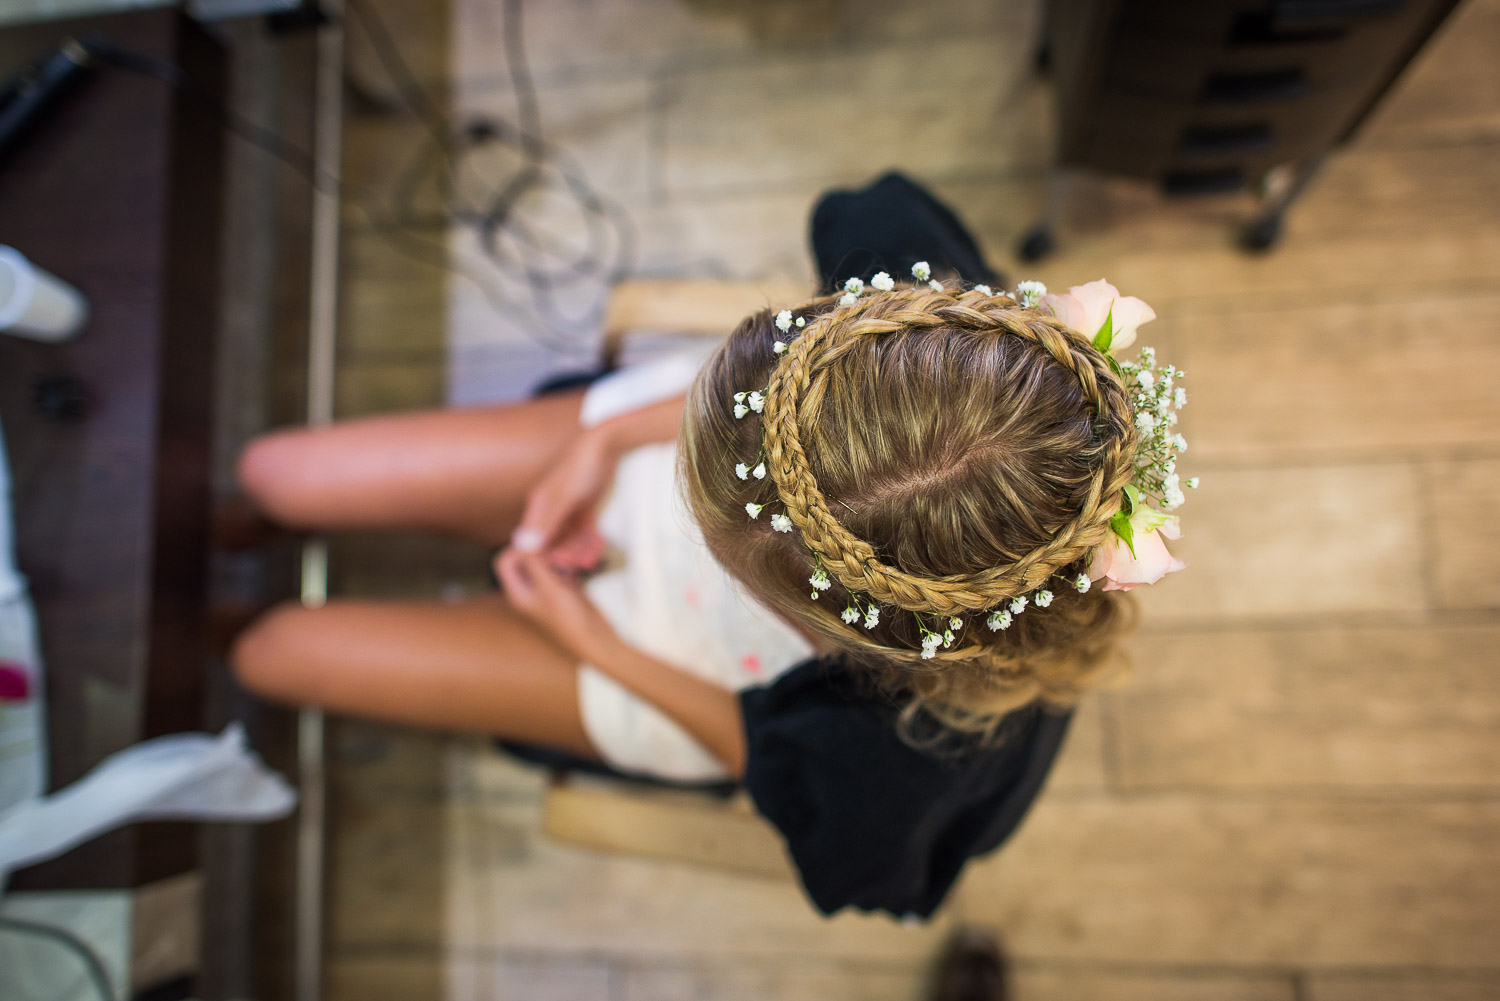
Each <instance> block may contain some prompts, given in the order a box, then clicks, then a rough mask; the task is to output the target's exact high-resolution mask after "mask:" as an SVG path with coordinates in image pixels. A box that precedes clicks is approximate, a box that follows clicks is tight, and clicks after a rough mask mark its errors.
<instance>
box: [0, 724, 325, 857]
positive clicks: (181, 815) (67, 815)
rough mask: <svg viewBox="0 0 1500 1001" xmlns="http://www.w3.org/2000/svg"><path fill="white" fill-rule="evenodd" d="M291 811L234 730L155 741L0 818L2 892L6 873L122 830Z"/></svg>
mask: <svg viewBox="0 0 1500 1001" xmlns="http://www.w3.org/2000/svg"><path fill="white" fill-rule="evenodd" d="M296 804H297V793H296V792H295V791H294V790H293V789H292V787H291V786H290V785H288V784H287V782H286V780H285V779H283V778H282V777H281V776H280V775H278V774H276V773H275V772H273V771H271V770H270V769H268V768H266V767H265V765H263V764H262V763H261V761H260V758H259V756H257V755H256V754H255V753H254V752H253V751H251V750H250V749H249V748H248V747H246V745H245V731H244V729H243V728H242V727H241V726H240V724H238V723H231V724H230V725H229V726H228V727H227V728H226V729H225V730H224V732H223V733H222V734H220V735H219V736H217V737H215V736H213V735H212V734H207V733H174V734H171V735H169V736H166V737H157V738H155V739H154V740H147V741H144V742H142V743H140V744H136V745H135V746H134V747H127V748H126V749H125V750H123V751H119V752H117V753H115V754H112V755H110V756H109V757H108V758H105V759H104V761H102V762H101V763H100V764H99V766H98V767H97V768H95V769H94V770H93V771H91V772H89V773H88V774H87V775H85V776H84V777H83V778H81V779H79V780H78V781H77V782H74V783H73V784H72V785H70V786H68V787H67V788H66V789H60V790H58V791H57V792H55V793H53V794H52V795H50V796H46V797H43V798H41V799H33V800H28V801H26V802H24V803H18V804H16V805H15V806H12V807H11V808H9V809H8V810H5V811H3V812H0V887H3V886H4V884H5V879H6V877H7V876H8V875H9V873H10V871H11V870H13V869H19V868H21V867H22V866H26V865H31V864H33V863H36V862H42V861H45V860H46V859H49V858H52V857H54V856H57V855H61V854H62V853H63V852H65V851H67V850H68V849H70V848H72V847H74V846H75V845H78V844H81V843H83V842H84V841H87V840H88V839H90V838H92V837H94V836H96V835H98V834H102V833H104V832H105V831H108V830H111V829H112V828H115V827H120V826H122V825H124V824H129V823H135V822H136V821H141V820H210V821H227V820H238V821H244V820H249V821H261V820H275V819H277V818H279V817H284V816H286V815H287V814H288V813H290V812H291V811H292V808H293V807H294V806H296Z"/></svg>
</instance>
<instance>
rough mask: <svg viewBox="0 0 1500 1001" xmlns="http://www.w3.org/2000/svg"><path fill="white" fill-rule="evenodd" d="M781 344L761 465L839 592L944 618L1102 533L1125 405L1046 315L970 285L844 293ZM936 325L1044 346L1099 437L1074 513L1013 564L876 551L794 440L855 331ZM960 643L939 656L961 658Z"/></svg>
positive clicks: (1116, 503)
mask: <svg viewBox="0 0 1500 1001" xmlns="http://www.w3.org/2000/svg"><path fill="white" fill-rule="evenodd" d="M823 304H824V303H814V304H808V306H807V307H805V308H804V311H805V312H806V315H807V316H808V319H807V322H806V325H805V327H804V328H803V329H802V330H801V331H800V333H799V335H798V336H797V337H796V338H795V339H793V340H791V341H790V342H789V343H788V344H787V345H786V346H785V349H784V350H782V351H781V353H780V355H779V358H778V360H777V363H776V364H775V366H774V368H773V369H772V371H771V373H770V378H769V383H768V385H767V389H766V393H765V397H764V414H763V416H764V449H765V455H766V459H767V462H766V467H767V472H768V473H769V475H770V477H771V479H772V480H773V482H774V484H775V488H776V492H777V494H778V495H779V498H780V500H781V502H782V504H783V505H784V506H785V511H786V515H787V517H789V518H790V520H791V524H792V525H793V526H794V527H795V529H796V530H797V532H798V533H799V534H800V536H801V538H802V540H803V541H804V542H805V543H806V545H807V547H808V549H809V550H811V553H812V555H813V556H814V558H815V559H816V560H817V561H818V562H819V565H820V566H821V567H823V568H824V569H826V570H827V572H828V573H830V574H831V575H832V576H833V578H834V579H835V580H837V582H838V583H839V584H841V585H842V586H843V587H844V588H846V589H847V590H848V591H849V592H850V593H851V594H862V595H866V596H868V598H869V600H871V601H872V602H875V603H879V604H884V605H893V606H896V607H898V608H901V609H905V610H906V611H909V612H916V613H930V614H933V615H938V616H956V615H963V614H966V613H970V612H977V611H982V610H985V609H992V608H995V607H997V606H999V605H1001V604H1002V603H1004V602H1007V601H1010V600H1013V599H1016V598H1017V597H1018V596H1020V595H1024V594H1026V593H1027V592H1030V591H1033V590H1035V589H1036V588H1038V587H1040V586H1041V585H1043V584H1045V583H1046V581H1047V580H1048V579H1049V578H1050V577H1051V576H1053V575H1054V574H1056V573H1058V572H1059V571H1060V570H1061V569H1062V568H1064V567H1067V566H1069V565H1070V564H1075V563H1077V562H1078V561H1080V560H1083V559H1084V558H1085V557H1087V555H1088V554H1089V552H1090V551H1091V550H1092V549H1094V548H1095V547H1097V546H1099V545H1100V544H1101V543H1102V542H1104V541H1105V539H1106V536H1107V535H1108V533H1109V532H1110V526H1109V522H1110V518H1111V517H1112V516H1113V515H1114V514H1115V513H1116V511H1118V510H1119V507H1120V503H1121V500H1120V498H1121V491H1122V489H1123V488H1124V487H1125V486H1126V485H1127V484H1128V483H1130V481H1131V478H1132V476H1133V474H1134V470H1135V460H1134V456H1135V449H1136V444H1137V435H1136V429H1135V426H1134V424H1133V422H1132V414H1131V407H1130V403H1129V399H1128V397H1127V395H1126V392H1125V390H1124V388H1123V387H1122V385H1121V382H1120V379H1119V377H1118V376H1117V375H1116V374H1115V372H1114V371H1112V369H1111V366H1110V363H1109V360H1108V359H1107V358H1106V357H1105V356H1104V355H1103V354H1102V353H1101V352H1100V351H1098V350H1096V349H1095V348H1094V347H1093V346H1092V345H1090V344H1089V342H1088V341H1087V340H1086V339H1085V338H1083V337H1082V336H1080V335H1079V334H1077V333H1075V332H1074V331H1072V330H1070V329H1069V328H1067V327H1066V326H1064V325H1063V324H1062V323H1061V322H1059V321H1058V320H1057V319H1055V318H1054V317H1052V316H1050V315H1047V314H1045V313H1043V312H1041V311H1039V310H1034V309H1023V308H1020V307H1019V306H1018V305H1017V304H1016V303H1015V302H1012V301H1009V300H1007V299H1002V298H1000V297H995V296H991V295H986V294H982V293H981V292H979V291H973V290H971V291H967V292H955V291H949V290H939V289H937V288H930V287H927V286H917V287H914V288H902V289H895V290H891V291H886V292H883V293H881V294H876V295H869V296H866V297H864V298H857V299H854V300H853V301H852V302H851V301H849V297H845V299H844V300H843V301H842V302H841V303H840V304H838V305H835V306H834V307H833V308H832V309H826V311H823V312H821V313H818V314H817V315H814V313H815V312H816V310H817V308H818V307H819V306H820V305H823ZM938 329H942V330H947V331H955V332H964V333H969V334H973V335H980V336H994V337H1014V338H1019V339H1020V340H1021V341H1023V342H1026V343H1027V344H1029V345H1035V347H1037V348H1039V349H1041V351H1043V352H1045V353H1046V355H1048V356H1049V357H1050V358H1051V360H1052V361H1054V362H1055V363H1056V364H1057V365H1058V366H1061V368H1062V369H1064V370H1066V371H1067V372H1068V373H1070V374H1071V376H1072V377H1073V378H1074V379H1076V380H1077V384H1078V386H1079V387H1080V389H1081V391H1082V396H1083V400H1084V402H1085V403H1086V405H1087V407H1088V408H1089V410H1090V414H1091V420H1092V426H1093V434H1094V437H1095V439H1096V440H1097V441H1098V443H1099V447H1098V448H1097V449H1095V450H1094V454H1095V455H1096V461H1095V462H1094V464H1093V465H1092V467H1091V472H1090V476H1089V478H1088V481H1087V483H1086V486H1085V489H1084V490H1083V491H1082V501H1081V504H1079V505H1078V508H1077V511H1076V514H1074V516H1073V517H1072V519H1071V520H1070V521H1069V522H1067V523H1066V524H1064V525H1062V526H1061V527H1060V528H1058V529H1057V530H1056V531H1055V532H1054V533H1053V534H1052V535H1051V537H1050V538H1048V539H1047V540H1046V541H1044V542H1043V543H1041V544H1040V545H1037V546H1035V547H1034V548H1032V549H1030V550H1029V551H1027V552H1025V553H1024V554H1022V555H1021V556H1020V557H1019V558H1018V559H1016V560H1015V561H1014V562H1012V563H1009V564H1007V565H1003V566H995V567H990V568H986V569H981V570H978V571H974V572H968V573H957V574H948V575H925V574H920V573H913V572H908V571H906V570H903V569H901V568H900V567H897V566H894V565H891V564H890V563H887V562H883V561H882V560H881V558H880V556H879V554H878V553H877V549H876V547H875V546H874V545H872V544H871V543H870V542H869V541H867V540H865V539H861V538H859V537H858V536H856V535H855V534H854V533H853V532H851V531H850V530H849V529H848V528H846V527H845V525H844V524H842V523H841V522H840V521H839V519H838V517H837V516H835V514H834V512H833V510H832V508H831V507H830V505H829V501H828V498H827V497H825V495H824V493H823V491H822V490H821V489H820V488H819V484H818V481H817V477H816V475H815V473H814V463H813V462H810V461H809V456H808V454H807V452H806V450H805V448H804V445H803V439H804V429H805V426H806V425H805V422H806V420H807V419H808V417H809V414H812V415H815V414H816V412H817V410H818V408H819V406H820V402H821V400H822V397H823V394H824V391H825V390H826V388H827V384H828V380H829V379H830V378H831V377H836V375H837V369H838V367H839V365H840V364H841V361H842V360H844V359H846V358H848V357H849V356H850V355H851V354H852V353H854V352H856V351H860V350H861V349H865V348H867V347H868V345H867V341H866V339H868V338H872V337H884V336H894V335H900V334H901V333H903V332H907V331H914V332H922V331H935V330H938ZM779 350H780V349H779ZM974 653H975V649H974V648H973V647H970V646H968V645H965V646H963V647H961V648H960V649H957V650H952V651H944V652H943V653H942V654H940V656H942V657H943V658H944V659H962V658H963V657H966V656H972V655H973V654H974Z"/></svg>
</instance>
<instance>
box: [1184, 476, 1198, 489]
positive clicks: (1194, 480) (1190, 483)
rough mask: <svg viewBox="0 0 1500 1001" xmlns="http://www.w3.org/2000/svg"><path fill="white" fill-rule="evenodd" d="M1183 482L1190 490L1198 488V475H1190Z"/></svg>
mask: <svg viewBox="0 0 1500 1001" xmlns="http://www.w3.org/2000/svg"><path fill="white" fill-rule="evenodd" d="M1182 483H1183V485H1184V486H1186V487H1187V488H1188V489H1189V490H1197V489H1198V477H1196V476H1189V477H1188V478H1187V479H1185V480H1183V481H1182Z"/></svg>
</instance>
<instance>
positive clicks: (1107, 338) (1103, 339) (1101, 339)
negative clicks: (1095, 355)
mask: <svg viewBox="0 0 1500 1001" xmlns="http://www.w3.org/2000/svg"><path fill="white" fill-rule="evenodd" d="M1114 339H1115V304H1114V303H1110V304H1109V312H1108V313H1105V314H1104V326H1102V327H1100V328H1099V332H1098V333H1097V334H1095V335H1094V347H1095V348H1096V349H1098V350H1100V351H1102V352H1104V353H1105V354H1109V346H1110V344H1111V343H1113V342H1114Z"/></svg>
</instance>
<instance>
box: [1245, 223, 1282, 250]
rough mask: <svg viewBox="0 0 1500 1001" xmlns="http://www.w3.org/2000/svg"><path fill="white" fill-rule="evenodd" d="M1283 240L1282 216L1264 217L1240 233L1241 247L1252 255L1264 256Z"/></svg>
mask: <svg viewBox="0 0 1500 1001" xmlns="http://www.w3.org/2000/svg"><path fill="white" fill-rule="evenodd" d="M1280 239H1281V216H1279V215H1271V216H1262V217H1261V218H1259V219H1256V220H1255V221H1254V222H1252V223H1250V224H1249V225H1247V226H1246V227H1245V228H1244V230H1243V231H1242V232H1241V233H1240V246H1241V247H1243V248H1244V249H1246V250H1248V251H1250V252H1251V253H1256V254H1264V253H1265V252H1266V251H1268V250H1270V249H1271V248H1272V247H1274V246H1276V241H1277V240H1280Z"/></svg>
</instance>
